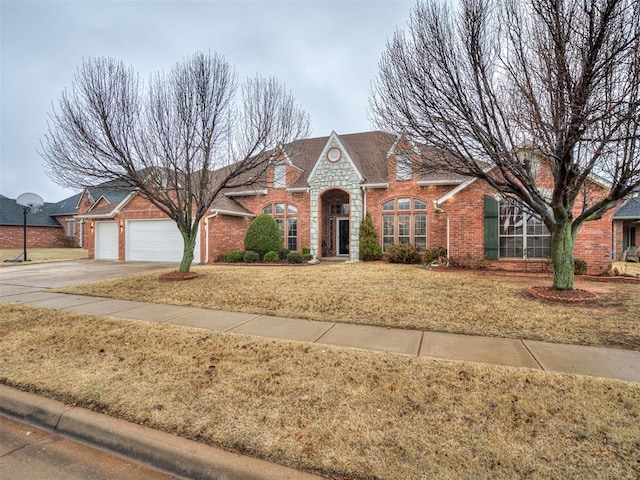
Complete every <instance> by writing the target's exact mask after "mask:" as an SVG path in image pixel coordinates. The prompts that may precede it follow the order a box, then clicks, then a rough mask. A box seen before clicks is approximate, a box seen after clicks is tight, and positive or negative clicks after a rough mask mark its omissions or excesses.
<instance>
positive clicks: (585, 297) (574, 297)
mask: <svg viewBox="0 0 640 480" xmlns="http://www.w3.org/2000/svg"><path fill="white" fill-rule="evenodd" d="M527 291H528V292H529V293H530V294H531V295H533V296H534V297H536V298H539V299H541V300H548V301H551V302H562V303H580V302H595V301H597V300H598V295H596V294H595V293H592V292H587V291H586V290H580V289H579V288H574V289H573V290H555V289H554V288H553V287H529V288H528V289H527Z"/></svg>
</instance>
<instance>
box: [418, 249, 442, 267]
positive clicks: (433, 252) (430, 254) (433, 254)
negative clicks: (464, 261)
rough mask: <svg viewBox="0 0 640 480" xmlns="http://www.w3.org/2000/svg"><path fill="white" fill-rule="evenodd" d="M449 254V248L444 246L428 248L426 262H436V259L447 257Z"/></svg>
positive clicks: (424, 258)
mask: <svg viewBox="0 0 640 480" xmlns="http://www.w3.org/2000/svg"><path fill="white" fill-rule="evenodd" d="M446 256H447V249H446V248H444V247H431V248H427V250H426V251H425V252H424V257H423V260H424V263H426V264H429V263H431V262H435V261H436V260H438V259H439V258H442V257H445V258H446Z"/></svg>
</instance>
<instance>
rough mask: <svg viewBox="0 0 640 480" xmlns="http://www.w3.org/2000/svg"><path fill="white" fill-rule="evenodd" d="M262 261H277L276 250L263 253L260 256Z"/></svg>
mask: <svg viewBox="0 0 640 480" xmlns="http://www.w3.org/2000/svg"><path fill="white" fill-rule="evenodd" d="M262 261H264V262H267V263H273V262H277V261H278V254H277V253H276V252H273V251H271V252H267V253H265V254H264V257H263V258H262Z"/></svg>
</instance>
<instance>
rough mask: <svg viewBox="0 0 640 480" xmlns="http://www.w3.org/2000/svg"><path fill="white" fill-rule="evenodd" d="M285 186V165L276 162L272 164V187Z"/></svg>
mask: <svg viewBox="0 0 640 480" xmlns="http://www.w3.org/2000/svg"><path fill="white" fill-rule="evenodd" d="M286 186H287V166H286V165H285V164H284V163H278V164H276V165H274V166H273V188H284V187H286Z"/></svg>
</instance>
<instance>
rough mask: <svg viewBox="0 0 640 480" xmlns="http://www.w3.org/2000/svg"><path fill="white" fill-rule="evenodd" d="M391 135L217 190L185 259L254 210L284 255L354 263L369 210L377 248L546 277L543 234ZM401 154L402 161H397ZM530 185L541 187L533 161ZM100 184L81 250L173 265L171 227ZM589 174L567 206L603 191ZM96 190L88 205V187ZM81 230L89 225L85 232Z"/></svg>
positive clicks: (595, 260)
mask: <svg viewBox="0 0 640 480" xmlns="http://www.w3.org/2000/svg"><path fill="white" fill-rule="evenodd" d="M411 151H412V150H411V149H410V148H407V145H401V142H400V141H399V138H398V137H397V136H395V135H391V134H388V133H384V132H365V133H357V134H349V135H338V134H336V133H335V132H333V133H332V134H331V135H329V136H328V137H318V138H311V139H304V140H299V141H297V142H294V143H292V144H291V145H288V146H287V147H285V148H284V149H283V152H282V154H281V155H280V157H279V158H278V159H277V160H276V161H274V162H272V164H271V165H270V166H269V167H268V169H267V170H266V173H265V175H264V178H262V181H261V182H259V184H258V185H256V186H252V187H247V188H241V189H227V190H226V191H225V192H224V194H223V195H220V196H219V197H218V198H217V199H216V201H215V202H214V204H213V205H212V207H211V210H210V212H209V214H208V215H207V216H205V218H203V220H202V222H201V225H200V238H199V240H198V243H197V244H196V252H195V253H196V255H195V258H196V260H195V261H196V262H198V261H199V262H200V263H212V262H214V261H216V259H217V258H218V257H219V256H220V255H221V254H226V253H229V252H232V251H234V250H243V249H244V235H245V232H246V230H247V227H248V225H249V224H250V223H251V221H252V219H253V218H254V217H255V216H257V215H259V214H260V213H268V214H269V215H272V216H273V217H274V218H275V219H276V221H277V223H278V224H279V226H280V228H281V230H282V232H283V243H284V246H285V247H287V248H289V249H290V250H298V251H300V250H302V248H303V247H308V248H309V249H310V250H311V253H312V254H313V255H314V256H316V257H317V258H319V259H322V258H326V257H340V258H344V259H345V260H351V261H357V260H358V256H359V233H360V224H361V222H362V220H363V218H364V216H365V214H366V213H367V212H368V213H370V214H371V215H372V218H373V223H374V226H375V228H376V231H377V233H378V240H379V242H380V244H381V246H382V247H383V249H384V248H385V247H386V246H387V245H390V244H393V243H412V244H413V245H415V246H416V247H417V248H418V249H419V250H424V249H425V248H429V247H434V246H444V247H446V248H447V249H448V252H449V256H450V257H451V258H452V259H453V260H455V261H456V262H458V263H460V264H461V265H468V266H473V267H482V268H490V269H507V270H532V271H539V270H550V269H551V266H550V261H549V259H548V258H549V253H550V244H551V241H550V236H549V232H548V231H547V229H546V227H545V226H544V224H542V222H541V221H539V220H538V219H537V218H536V217H534V216H533V215H529V214H528V213H527V211H526V210H525V209H522V208H520V207H519V206H518V205H513V204H510V203H508V202H506V201H503V200H502V199H501V198H500V196H499V195H498V194H496V192H495V191H493V190H492V189H491V188H490V187H489V186H488V185H487V184H486V183H485V182H483V181H481V180H476V179H472V178H464V177H461V176H459V175H454V174H451V173H442V172H440V173H423V172H418V171H416V170H415V169H414V168H413V163H412V162H411V161H408V156H411V155H413V154H412V153H411ZM407 152H409V153H407ZM540 164H541V165H540V168H539V173H538V176H537V178H538V182H539V184H540V186H541V187H544V186H545V185H547V186H548V187H549V188H550V186H551V183H550V182H551V178H550V176H549V175H548V171H547V170H546V169H545V168H544V167H545V165H544V162H540ZM108 187H109V185H107V184H104V185H103V186H101V187H96V188H95V189H94V190H93V193H92V191H91V189H87V190H85V191H84V192H83V193H82V194H81V196H80V200H79V201H78V205H79V208H78V215H77V217H76V219H77V221H78V222H82V228H80V227H79V226H78V230H79V231H82V232H83V235H84V239H83V242H82V243H83V244H84V245H85V246H86V248H88V249H89V255H90V257H91V258H111V259H119V260H125V261H127V260H167V261H179V260H180V259H181V257H182V238H181V236H180V234H179V233H178V230H177V227H176V226H175V224H174V223H173V222H172V221H171V220H169V219H167V218H166V216H164V214H162V213H160V212H159V211H158V210H157V209H156V208H155V207H153V206H152V205H151V204H150V203H149V202H148V201H147V200H145V199H143V198H142V197H140V196H138V195H137V194H136V193H135V191H131V190H129V191H126V190H122V189H116V190H115V191H114V192H115V193H117V195H113V193H114V192H111V193H112V195H111V198H110V196H109V195H108V194H104V191H106V190H109V188H108ZM606 188H607V185H606V182H604V181H602V180H600V179H597V178H593V179H591V180H590V181H589V182H587V187H586V189H585V195H584V196H583V199H582V200H581V201H578V202H577V203H576V206H575V209H576V213H578V212H579V211H580V210H581V209H582V201H585V200H586V201H587V202H589V201H590V199H593V198H594V196H595V197H597V196H598V195H602V194H603V193H604V192H605V191H606ZM100 189H102V190H103V194H102V196H101V197H98V196H97V195H98V194H99V192H98V190H100ZM613 215H614V212H613V211H610V212H608V213H607V214H605V215H604V217H603V218H602V219H601V220H597V221H592V222H587V223H585V224H584V225H583V226H582V228H581V231H580V233H579V235H578V238H577V241H576V248H575V257H576V258H580V259H583V260H585V261H586V262H587V264H588V267H589V272H590V273H600V272H602V271H605V270H607V269H608V267H609V264H610V262H611V254H612V249H613V234H612V221H613ZM87 225H88V227H87Z"/></svg>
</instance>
